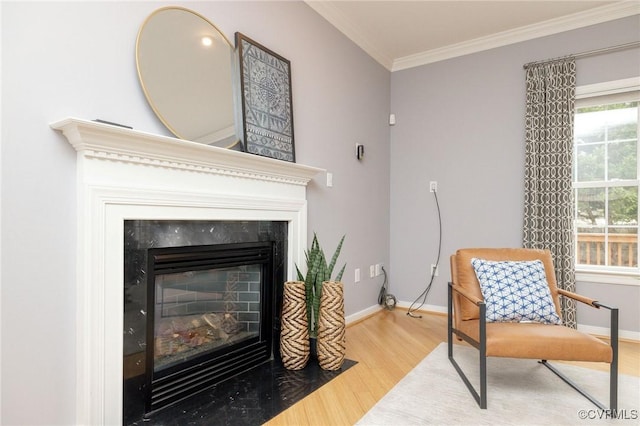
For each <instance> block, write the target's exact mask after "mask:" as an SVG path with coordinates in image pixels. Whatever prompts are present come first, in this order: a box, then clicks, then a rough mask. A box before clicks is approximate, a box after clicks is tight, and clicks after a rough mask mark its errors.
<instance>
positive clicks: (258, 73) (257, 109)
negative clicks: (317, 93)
mask: <svg viewBox="0 0 640 426" xmlns="http://www.w3.org/2000/svg"><path fill="white" fill-rule="evenodd" d="M235 42H236V48H237V50H238V58H239V71H240V93H241V98H242V133H243V141H244V150H245V151H246V152H249V153H252V154H256V155H261V156H264V157H270V158H275V159H278V160H283V161H290V162H295V149H294V137H293V102H292V93H291V62H290V61H289V60H287V59H285V58H283V57H282V56H280V55H278V54H277V53H275V52H273V51H271V50H269V49H267V48H266V47H264V46H262V45H261V44H260V43H257V42H256V41H254V40H252V39H250V38H249V37H247V36H245V35H244V34H241V33H239V32H236V34H235Z"/></svg>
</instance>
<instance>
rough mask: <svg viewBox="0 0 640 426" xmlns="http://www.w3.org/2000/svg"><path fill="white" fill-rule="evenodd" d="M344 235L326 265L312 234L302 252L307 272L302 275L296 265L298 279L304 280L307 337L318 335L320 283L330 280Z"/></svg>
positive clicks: (315, 238) (338, 277)
mask: <svg viewBox="0 0 640 426" xmlns="http://www.w3.org/2000/svg"><path fill="white" fill-rule="evenodd" d="M344 237H345V236H344V235H343V236H342V239H340V242H339V243H338V247H336V250H335V252H334V253H333V256H331V262H329V264H328V265H327V259H326V257H325V255H324V251H323V250H322V248H321V247H320V243H319V242H318V236H317V235H316V234H315V233H314V234H313V241H312V243H311V248H310V249H309V250H306V251H305V253H304V256H305V260H306V261H307V273H306V275H303V274H302V272H300V269H299V268H298V265H296V271H297V273H298V280H299V281H304V283H305V292H306V302H307V321H308V324H309V337H311V338H315V337H317V336H318V313H319V312H320V297H321V296H322V283H323V282H324V281H331V274H332V273H333V268H334V267H335V266H336V262H337V261H338V256H339V255H340V250H341V249H342V243H343V242H344ZM346 267H347V264H346V263H345V264H344V266H342V269H341V270H340V272H338V274H337V275H336V277H335V278H334V280H333V281H340V280H341V279H342V274H343V273H344V270H345V268H346Z"/></svg>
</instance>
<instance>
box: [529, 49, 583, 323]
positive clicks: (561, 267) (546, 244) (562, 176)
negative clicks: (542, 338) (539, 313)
mask: <svg viewBox="0 0 640 426" xmlns="http://www.w3.org/2000/svg"><path fill="white" fill-rule="evenodd" d="M526 81H527V110H526V134H525V137H526V159H525V197H524V239H523V246H524V247H526V248H536V249H549V250H550V251H551V254H552V255H553V259H554V267H555V271H556V279H557V281H558V287H559V288H562V289H565V290H568V291H575V266H574V265H575V263H574V243H573V232H574V230H573V213H574V205H573V190H572V185H571V181H572V173H571V171H572V159H573V116H574V104H575V85H576V66H575V61H574V60H573V59H563V60H557V61H553V62H546V63H541V64H534V65H529V66H526ZM561 301H562V316H563V318H562V320H563V323H564V324H565V325H566V326H568V327H572V328H576V326H577V322H576V305H575V301H573V300H571V299H568V298H566V297H563V298H561Z"/></svg>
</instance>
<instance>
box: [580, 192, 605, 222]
mask: <svg viewBox="0 0 640 426" xmlns="http://www.w3.org/2000/svg"><path fill="white" fill-rule="evenodd" d="M604 195H605V189H604V188H578V189H577V190H576V199H577V200H578V208H577V223H576V225H577V226H579V227H581V226H604V225H606V220H605V208H604V207H605V199H604Z"/></svg>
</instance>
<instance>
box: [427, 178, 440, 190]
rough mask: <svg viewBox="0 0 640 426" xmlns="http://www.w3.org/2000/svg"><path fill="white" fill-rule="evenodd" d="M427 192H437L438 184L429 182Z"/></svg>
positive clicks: (433, 181)
mask: <svg viewBox="0 0 640 426" xmlns="http://www.w3.org/2000/svg"><path fill="white" fill-rule="evenodd" d="M429 192H438V182H436V181H435V180H432V181H431V182H429Z"/></svg>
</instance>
